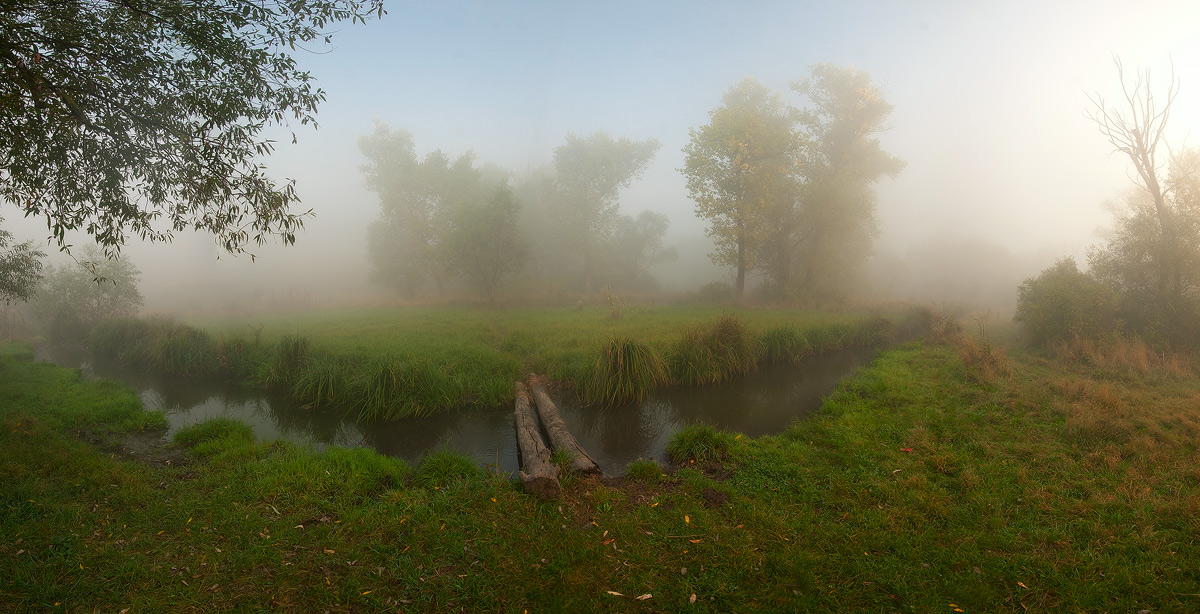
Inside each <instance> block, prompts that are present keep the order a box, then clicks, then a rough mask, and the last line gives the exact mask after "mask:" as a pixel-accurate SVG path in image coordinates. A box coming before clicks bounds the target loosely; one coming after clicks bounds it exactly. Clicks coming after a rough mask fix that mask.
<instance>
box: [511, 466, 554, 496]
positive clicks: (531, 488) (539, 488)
mask: <svg viewBox="0 0 1200 614" xmlns="http://www.w3.org/2000/svg"><path fill="white" fill-rule="evenodd" d="M518 473H519V474H520V476H521V483H522V484H523V485H524V486H525V492H527V493H529V494H531V495H534V496H537V497H541V498H543V499H556V498H558V497H559V496H561V495H562V484H559V483H558V480H557V479H556V478H554V477H553V476H549V475H529V474H527V473H525V472H524V471H520V472H518Z"/></svg>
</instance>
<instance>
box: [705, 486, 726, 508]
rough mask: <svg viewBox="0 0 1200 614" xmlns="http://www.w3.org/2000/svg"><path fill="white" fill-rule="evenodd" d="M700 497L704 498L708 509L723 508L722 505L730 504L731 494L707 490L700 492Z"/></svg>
mask: <svg viewBox="0 0 1200 614" xmlns="http://www.w3.org/2000/svg"><path fill="white" fill-rule="evenodd" d="M700 496H701V497H703V498H704V507H706V508H708V509H712V508H714V507H721V506H722V505H725V504H726V503H729V493H724V492H721V491H719V490H713V489H711V488H705V489H704V490H703V491H701V492H700Z"/></svg>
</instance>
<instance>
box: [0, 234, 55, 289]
mask: <svg viewBox="0 0 1200 614" xmlns="http://www.w3.org/2000/svg"><path fill="white" fill-rule="evenodd" d="M3 221H4V219H3V218H0V222H3ZM12 238H13V237H12V233H10V232H8V231H6V230H4V229H3V228H0V301H4V303H5V304H8V303H10V302H12V301H27V300H29V299H30V298H32V297H33V294H34V292H35V291H36V290H37V285H38V282H39V281H40V280H41V278H42V256H44V255H45V254H43V253H42V252H40V251H38V250H37V249H35V248H34V247H33V242H32V241H26V242H24V243H18V244H16V245H11V244H12Z"/></svg>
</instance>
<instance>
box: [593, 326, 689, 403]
mask: <svg viewBox="0 0 1200 614" xmlns="http://www.w3.org/2000/svg"><path fill="white" fill-rule="evenodd" d="M667 381H668V373H667V364H666V362H664V361H663V359H662V358H660V357H659V356H658V354H657V353H655V351H654V350H653V349H651V348H650V347H649V346H647V345H646V344H644V343H639V342H637V341H634V340H633V339H630V338H629V337H614V338H613V339H610V340H609V341H608V343H605V344H604V347H603V349H601V351H600V357H599V358H597V359H596V364H595V366H594V367H593V369H592V373H591V378H590V379H588V380H586V382H585V385H584V387H583V391H582V392H583V397H584V401H585V402H588V403H602V404H606V405H618V404H621V403H632V402H637V401H641V400H642V399H644V398H646V395H648V394H650V393H651V392H653V391H654V389H655V388H657V387H659V386H661V385H663V384H665V383H667Z"/></svg>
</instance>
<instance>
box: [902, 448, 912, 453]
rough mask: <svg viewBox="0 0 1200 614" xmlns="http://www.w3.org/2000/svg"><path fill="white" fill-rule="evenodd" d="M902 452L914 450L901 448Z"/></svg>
mask: <svg viewBox="0 0 1200 614" xmlns="http://www.w3.org/2000/svg"><path fill="white" fill-rule="evenodd" d="M900 451H901V452H912V448H900Z"/></svg>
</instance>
